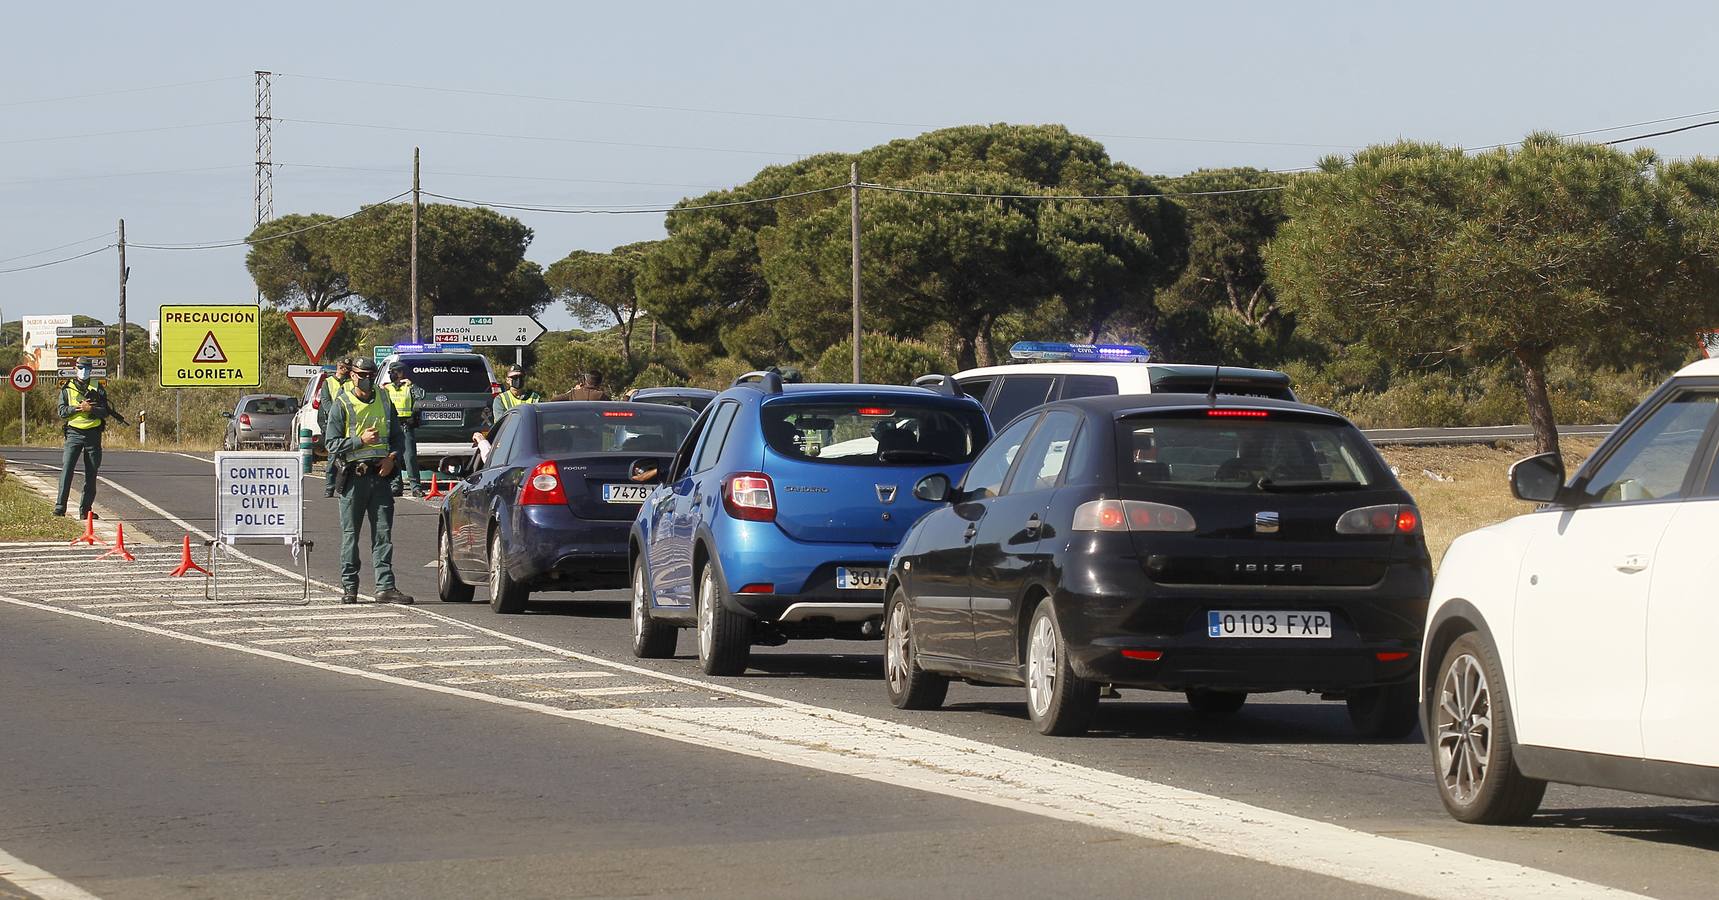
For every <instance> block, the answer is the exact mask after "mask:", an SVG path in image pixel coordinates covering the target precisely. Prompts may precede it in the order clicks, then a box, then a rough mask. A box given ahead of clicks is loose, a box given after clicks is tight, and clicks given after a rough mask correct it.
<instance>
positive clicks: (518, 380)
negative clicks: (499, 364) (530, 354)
mask: <svg viewBox="0 0 1719 900" xmlns="http://www.w3.org/2000/svg"><path fill="white" fill-rule="evenodd" d="M507 384H508V386H509V387H511V388H513V389H514V390H516V391H517V390H524V389H525V376H523V375H515V376H513V377H511V378H509V379H507Z"/></svg>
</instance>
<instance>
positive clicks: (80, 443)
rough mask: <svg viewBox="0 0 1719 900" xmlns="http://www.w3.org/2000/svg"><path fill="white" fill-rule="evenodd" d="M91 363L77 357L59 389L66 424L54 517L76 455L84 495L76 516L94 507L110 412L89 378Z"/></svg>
mask: <svg viewBox="0 0 1719 900" xmlns="http://www.w3.org/2000/svg"><path fill="white" fill-rule="evenodd" d="M93 365H94V361H93V360H91V359H90V358H89V357H87V356H80V357H78V358H77V362H76V372H77V375H76V376H75V377H74V378H72V379H71V380H69V381H67V382H66V383H65V386H64V387H62V388H60V409H59V412H60V418H61V419H63V420H65V423H66V426H65V429H66V449H65V451H64V452H63V453H61V454H60V498H59V500H57V501H56V502H55V503H54V515H56V516H63V515H65V514H66V498H67V497H68V496H69V495H70V494H71V491H72V468H73V467H74V466H76V465H77V464H78V460H79V458H82V460H83V466H84V495H83V499H81V500H80V501H78V518H80V519H83V518H87V517H88V516H89V515H90V508H91V507H93V506H95V495H96V473H97V472H98V471H99V470H100V469H101V433H102V429H104V428H106V427H107V418H108V417H109V416H114V412H113V410H112V409H111V408H109V406H108V401H107V392H106V391H104V390H102V389H101V386H100V385H98V384H96V383H95V382H94V381H93V380H91V378H90V372H91V371H92V369H93ZM115 418H118V417H117V416H115ZM121 421H123V420H121Z"/></svg>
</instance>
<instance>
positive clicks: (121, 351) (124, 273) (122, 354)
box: [115, 219, 131, 378]
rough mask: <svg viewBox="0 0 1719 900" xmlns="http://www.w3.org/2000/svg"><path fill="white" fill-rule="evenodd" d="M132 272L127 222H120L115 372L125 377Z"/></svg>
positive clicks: (122, 220)
mask: <svg viewBox="0 0 1719 900" xmlns="http://www.w3.org/2000/svg"><path fill="white" fill-rule="evenodd" d="M130 274H131V270H130V269H127V268H126V267H125V220H124V219H120V220H119V360H118V363H119V365H118V367H117V368H116V369H115V372H116V373H117V374H118V375H119V377H121V378H124V377H125V279H126V276H128V275H130Z"/></svg>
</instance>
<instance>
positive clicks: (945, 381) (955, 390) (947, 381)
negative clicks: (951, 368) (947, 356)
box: [913, 374, 965, 397]
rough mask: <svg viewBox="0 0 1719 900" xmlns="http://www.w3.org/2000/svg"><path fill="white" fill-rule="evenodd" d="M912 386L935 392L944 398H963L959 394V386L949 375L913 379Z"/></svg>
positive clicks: (923, 376) (924, 376) (961, 394)
mask: <svg viewBox="0 0 1719 900" xmlns="http://www.w3.org/2000/svg"><path fill="white" fill-rule="evenodd" d="M913 386H914V387H922V388H926V389H928V390H933V391H936V392H937V393H939V394H942V395H944V396H945V397H962V396H965V395H964V394H963V393H962V392H961V385H959V384H957V383H956V382H955V378H954V376H951V375H938V374H931V375H921V376H919V377H918V378H915V379H913Z"/></svg>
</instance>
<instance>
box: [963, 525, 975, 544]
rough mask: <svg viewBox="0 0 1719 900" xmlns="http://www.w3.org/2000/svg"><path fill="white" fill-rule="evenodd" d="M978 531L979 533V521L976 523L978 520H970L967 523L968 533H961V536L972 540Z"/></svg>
mask: <svg viewBox="0 0 1719 900" xmlns="http://www.w3.org/2000/svg"><path fill="white" fill-rule="evenodd" d="M978 533H979V525H978V523H976V522H968V523H967V533H966V534H963V535H961V538H962V540H967V541H970V540H972V539H973V535H976V534H978Z"/></svg>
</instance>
